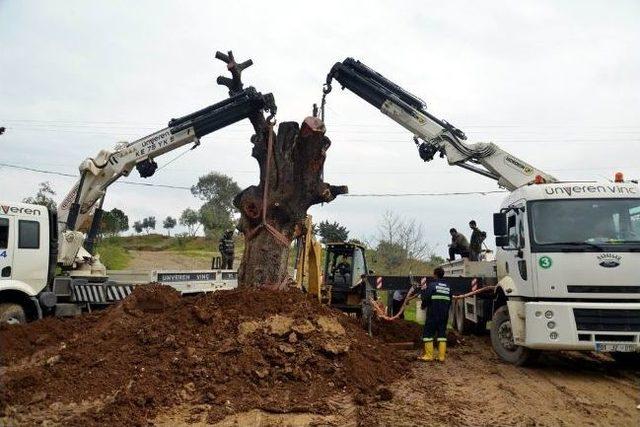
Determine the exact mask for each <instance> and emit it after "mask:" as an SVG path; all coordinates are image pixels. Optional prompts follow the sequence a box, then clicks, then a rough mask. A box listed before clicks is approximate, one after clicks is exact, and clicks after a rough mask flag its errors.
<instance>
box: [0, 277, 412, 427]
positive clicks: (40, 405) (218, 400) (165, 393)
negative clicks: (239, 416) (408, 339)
mask: <svg viewBox="0 0 640 427" xmlns="http://www.w3.org/2000/svg"><path fill="white" fill-rule="evenodd" d="M43 325H46V327H44V326H43ZM79 331H82V332H81V333H80V332H79ZM33 337H36V338H35V339H36V340H43V345H45V344H46V343H49V344H50V345H49V347H47V348H46V349H45V350H46V351H47V355H46V357H45V358H42V359H41V360H40V361H39V362H38V363H31V364H29V365H25V366H24V367H23V368H21V369H19V368H17V367H16V366H9V367H8V368H3V369H5V370H6V372H5V373H3V383H4V384H3V385H4V387H3V388H2V390H1V391H0V416H2V415H8V414H9V413H11V414H16V413H18V414H20V413H29V412H38V411H43V410H46V408H48V407H50V405H52V404H53V403H55V404H62V405H73V406H74V407H80V406H83V405H85V406H87V405H89V406H91V405H94V403H95V402H96V401H99V402H100V404H99V405H98V406H97V407H95V406H92V407H95V408H96V409H92V410H91V411H86V412H83V413H79V414H78V413H77V412H74V411H71V412H70V414H71V415H69V416H68V417H66V418H63V419H59V420H57V421H59V422H60V421H62V422H64V423H65V424H72V425H73V424H76V425H88V424H106V423H111V424H113V423H115V424H128V425H131V424H138V425H141V424H146V423H147V420H149V419H153V417H154V416H155V415H156V414H157V413H158V411H159V410H161V409H162V408H168V407H172V406H175V405H179V404H184V403H189V404H207V405H208V408H209V409H208V411H209V412H208V421H209V422H214V421H217V420H220V419H222V418H224V416H226V415H229V414H232V413H237V412H241V411H247V410H250V409H254V408H257V409H262V410H265V411H269V412H300V411H305V412H313V413H325V412H327V411H330V408H329V407H328V406H327V403H326V400H327V399H326V398H327V397H328V396H331V395H335V394H344V393H347V394H351V395H353V396H358V399H357V401H367V400H369V401H370V400H371V399H374V400H375V399H382V397H380V396H383V397H384V398H385V399H387V398H388V397H389V396H387V393H386V392H385V389H382V388H380V386H381V385H382V384H385V383H388V382H389V381H391V380H393V379H395V378H396V377H397V376H398V375H399V374H398V370H397V369H389V367H390V366H394V365H397V364H400V363H404V362H403V361H400V360H397V359H395V357H396V356H395V353H394V352H392V351H389V350H388V349H387V348H385V346H384V345H381V343H380V342H379V341H376V340H374V339H371V338H370V337H368V336H367V335H366V334H365V332H364V331H363V330H362V328H361V326H360V325H359V323H358V322H357V321H355V320H354V319H351V318H349V317H347V316H344V315H343V314H341V313H339V312H336V311H334V310H332V309H329V308H327V307H324V306H321V305H319V304H318V303H317V302H316V301H314V300H312V299H310V298H308V297H307V296H305V295H304V294H302V293H300V292H298V291H296V290H292V291H284V292H283V291H267V290H251V289H244V290H233V291H221V292H217V293H214V294H209V295H205V296H201V297H196V298H180V297H179V295H178V294H177V293H176V292H175V291H173V290H172V289H171V288H168V287H164V286H160V285H155V286H149V287H146V288H139V289H137V290H136V291H135V292H134V293H133V294H132V295H131V297H130V298H128V299H127V300H125V302H124V303H122V304H120V305H118V306H116V307H113V308H110V309H108V310H106V311H105V312H103V313H100V314H94V315H91V316H84V317H81V318H77V319H68V320H57V319H51V320H47V321H45V322H35V323H32V324H29V325H26V326H19V327H9V328H3V329H1V330H0V342H1V343H3V344H5V343H8V347H5V346H4V345H3V347H2V348H3V349H2V353H3V354H4V353H5V352H6V353H7V354H8V355H9V356H6V360H15V359H16V358H17V357H19V356H31V355H30V354H28V351H27V350H25V351H22V352H21V351H18V350H16V349H17V348H19V347H22V346H23V344H25V343H29V346H31V347H28V348H29V349H30V350H29V351H31V350H32V349H33V344H31V342H32V339H33ZM54 344H55V345H54ZM7 348H8V350H5V349H7ZM3 359H5V356H3ZM91 402H94V403H91Z"/></svg>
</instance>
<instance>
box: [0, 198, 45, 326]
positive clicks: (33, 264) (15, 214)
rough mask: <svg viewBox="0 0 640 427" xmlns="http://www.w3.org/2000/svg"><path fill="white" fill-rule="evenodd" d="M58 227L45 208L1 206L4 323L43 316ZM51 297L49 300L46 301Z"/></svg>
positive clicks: (0, 301) (1, 319)
mask: <svg viewBox="0 0 640 427" xmlns="http://www.w3.org/2000/svg"><path fill="white" fill-rule="evenodd" d="M56 250H57V223H56V219H55V213H54V212H52V211H50V210H49V209H48V208H47V207H45V206H40V205H31V204H26V203H15V202H0V322H8V323H23V322H25V321H27V320H33V319H37V318H39V317H40V316H41V314H42V313H41V308H40V307H41V304H40V301H39V300H38V297H40V296H42V293H43V292H46V290H47V286H48V284H49V283H51V280H52V278H53V275H54V273H55V267H56ZM46 297H47V296H45V298H46Z"/></svg>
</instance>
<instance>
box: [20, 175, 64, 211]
mask: <svg viewBox="0 0 640 427" xmlns="http://www.w3.org/2000/svg"><path fill="white" fill-rule="evenodd" d="M55 195H56V192H55V191H53V188H51V184H49V182H48V181H45V182H41V183H40V184H38V192H37V193H36V195H35V197H26V198H24V199H22V202H23V203H31V204H33V205H41V206H46V207H47V208H49V209H52V210H56V207H57V205H56V202H55V200H53V197H52V196H55Z"/></svg>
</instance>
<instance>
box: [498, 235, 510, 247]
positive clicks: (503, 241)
mask: <svg viewBox="0 0 640 427" xmlns="http://www.w3.org/2000/svg"><path fill="white" fill-rule="evenodd" d="M496 246H497V247H499V248H504V247H505V246H509V236H496Z"/></svg>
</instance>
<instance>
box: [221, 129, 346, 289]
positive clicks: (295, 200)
mask: <svg viewBox="0 0 640 427" xmlns="http://www.w3.org/2000/svg"><path fill="white" fill-rule="evenodd" d="M269 132H271V131H270V130H269V128H266V130H265V131H264V135H254V137H253V138H252V142H253V144H254V146H253V151H252V156H253V157H255V158H256V160H257V161H258V164H259V165H260V184H259V185H258V186H255V185H253V186H251V187H248V188H246V189H244V190H243V191H242V192H241V193H240V194H238V195H237V196H236V198H235V199H234V201H233V203H234V205H235V206H236V208H238V210H239V211H240V214H241V217H240V223H239V224H238V229H239V230H240V231H241V232H242V233H243V234H244V236H245V247H244V253H243V257H242V262H241V263H240V268H239V270H238V283H239V285H240V286H264V285H266V286H269V287H275V288H280V287H284V286H286V285H287V284H288V283H289V276H288V272H287V266H288V259H289V248H290V242H291V241H292V240H293V239H294V238H295V237H297V236H299V235H300V234H301V233H302V232H303V231H304V230H303V229H304V220H305V217H306V215H307V209H309V207H310V206H311V205H315V204H318V203H326V202H330V201H331V200H333V199H335V198H336V196H338V195H339V194H344V193H346V192H347V191H348V190H347V187H345V186H341V187H336V186H332V185H329V184H327V183H325V182H323V180H322V177H323V168H324V161H325V158H326V151H327V149H328V148H329V146H330V145H331V141H330V140H329V138H327V137H326V136H324V133H325V127H324V124H323V123H322V121H321V120H320V119H318V118H315V117H307V118H306V119H305V120H304V122H303V123H302V127H300V126H299V125H298V123H296V122H284V123H281V124H280V125H279V127H278V133H277V135H276V134H275V133H272V147H271V156H268V151H269V150H268V149H269V147H268V140H269ZM265 185H266V186H267V192H266V206H265V208H266V211H265V212H263V198H264V197H265V192H264V191H265Z"/></svg>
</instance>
